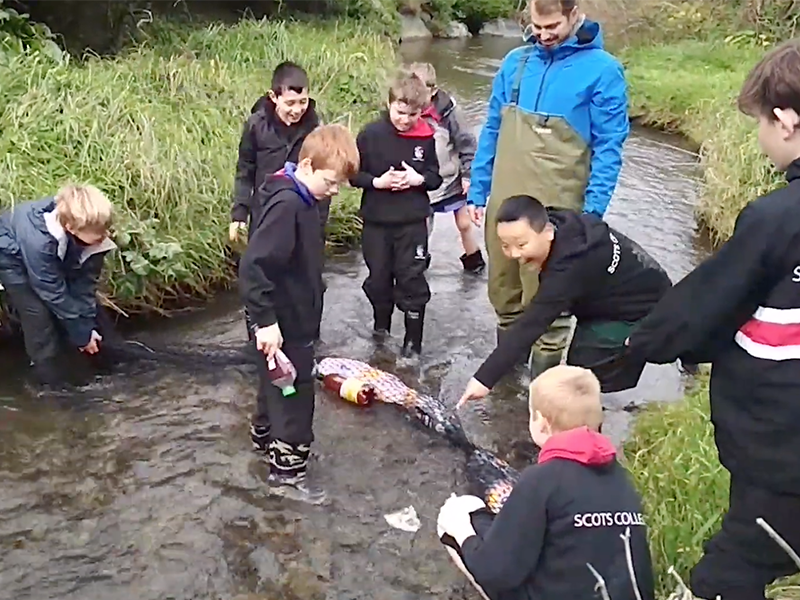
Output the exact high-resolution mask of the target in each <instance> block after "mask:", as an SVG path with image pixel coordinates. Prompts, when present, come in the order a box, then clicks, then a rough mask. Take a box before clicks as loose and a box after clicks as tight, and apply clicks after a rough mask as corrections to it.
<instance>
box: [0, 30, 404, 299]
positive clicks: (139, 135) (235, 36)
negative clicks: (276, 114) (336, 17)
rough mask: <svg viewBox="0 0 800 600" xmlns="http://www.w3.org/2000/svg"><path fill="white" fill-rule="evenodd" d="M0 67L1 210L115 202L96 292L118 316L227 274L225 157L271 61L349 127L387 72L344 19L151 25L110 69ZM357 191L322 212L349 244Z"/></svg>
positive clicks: (11, 61) (195, 291) (387, 54)
mask: <svg viewBox="0 0 800 600" xmlns="http://www.w3.org/2000/svg"><path fill="white" fill-rule="evenodd" d="M4 58H7V60H3V61H0V105H2V106H3V107H4V108H5V107H9V108H7V109H6V110H5V111H2V110H0V115H2V116H0V131H2V132H3V135H2V136H0V154H2V155H3V156H5V160H4V164H3V167H2V168H0V204H2V205H3V206H8V205H10V204H11V203H12V202H13V201H15V200H18V199H30V198H40V197H45V196H47V195H51V194H53V193H54V192H55V191H56V190H57V189H58V187H59V186H60V185H61V184H62V183H63V182H64V181H66V180H68V179H75V180H80V181H85V182H90V183H93V184H95V185H97V186H99V187H100V188H101V189H103V190H104V191H105V192H106V193H107V194H108V195H109V196H110V197H111V198H112V199H113V200H114V202H115V205H116V208H117V212H118V219H117V223H116V225H115V239H116V241H117V243H118V244H119V246H120V249H119V251H118V252H115V253H114V254H113V256H112V257H110V258H109V259H108V260H107V262H106V272H107V274H108V276H107V278H106V281H105V282H104V291H105V292H106V293H107V295H108V296H109V297H110V298H111V299H112V300H113V301H114V302H115V303H116V304H117V305H119V306H120V307H121V308H122V309H124V310H125V311H127V312H129V313H137V312H150V311H165V310H169V309H170V308H171V307H176V306H182V305H183V306H185V305H186V304H187V303H188V302H189V301H191V300H194V299H198V298H203V297H206V296H208V295H209V294H211V293H212V292H213V291H214V290H215V289H218V288H219V287H220V286H223V285H225V284H227V283H228V282H229V281H231V279H232V276H233V275H234V272H233V267H232V263H231V261H230V260H229V258H230V255H231V252H230V249H229V248H228V247H227V226H228V222H229V214H230V198H231V193H232V190H233V178H234V173H235V168H236V152H237V147H238V144H239V139H240V136H241V132H242V125H243V123H244V121H245V119H246V118H247V116H248V115H249V114H250V107H251V106H252V105H253V104H254V102H255V101H256V100H257V99H258V97H259V96H260V95H261V94H263V93H264V92H265V91H266V89H267V87H268V85H269V80H270V76H271V70H272V68H273V67H274V65H275V64H277V63H278V62H279V61H280V60H286V59H291V60H295V61H298V62H300V63H301V64H303V65H305V67H306V68H307V70H308V72H309V76H310V79H311V81H312V94H313V96H314V97H315V98H316V100H317V102H318V109H319V111H320V112H321V114H322V116H323V118H324V120H325V122H335V121H339V122H343V123H346V124H347V125H348V126H349V127H350V128H351V129H353V130H354V131H357V130H358V128H359V127H360V126H361V124H362V123H363V122H364V121H366V120H367V119H369V118H372V116H374V113H375V110H376V109H377V107H378V106H379V104H380V102H381V100H382V98H383V95H384V92H385V90H384V82H385V80H386V77H387V75H388V69H390V68H391V66H392V65H393V64H394V62H395V57H394V51H393V48H392V46H391V45H390V43H389V42H388V40H387V39H386V38H385V37H383V36H382V35H380V34H379V33H375V32H374V31H373V30H372V29H369V28H368V27H366V26H364V25H361V24H357V23H355V22H351V21H337V22H310V23H309V22H306V23H284V22H280V21H266V20H261V21H255V20H242V21H240V22H238V23H237V24H235V25H232V26H226V25H221V24H214V25H209V26H208V27H205V28H202V27H200V28H198V27H195V28H187V27H178V26H174V25H170V24H167V23H159V22H155V23H152V24H150V25H148V26H147V29H146V30H145V31H144V41H143V42H142V43H141V44H140V45H138V46H137V47H135V48H132V49H129V50H127V51H125V52H123V53H121V54H120V55H119V56H117V57H115V58H111V59H105V58H104V59H100V58H91V59H88V60H86V61H85V62H83V63H77V62H75V61H70V60H62V61H60V62H58V61H56V60H54V59H53V58H50V57H48V56H47V55H44V54H34V53H20V54H16V55H13V54H6V55H4ZM357 206H358V199H357V194H356V192H355V190H345V191H344V192H343V193H342V195H341V196H340V197H339V199H337V200H336V201H335V202H334V204H333V206H332V210H331V217H330V226H329V239H330V241H331V243H332V244H334V245H337V244H342V245H346V244H349V243H351V242H353V241H354V239H356V236H357V235H358V229H359V222H358V219H357V217H356V210H357Z"/></svg>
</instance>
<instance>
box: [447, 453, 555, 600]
mask: <svg viewBox="0 0 800 600" xmlns="http://www.w3.org/2000/svg"><path fill="white" fill-rule="evenodd" d="M540 475H541V469H539V468H537V467H531V468H528V469H527V470H526V471H525V472H524V473H523V474H522V476H521V477H520V479H519V481H518V482H517V484H516V485H515V486H514V489H513V490H511V494H509V496H508V500H506V503H505V504H504V505H503V508H502V509H501V510H500V512H499V513H497V516H496V517H495V519H494V521H493V522H492V525H491V527H490V528H489V531H487V532H486V535H485V536H484V537H483V538H481V537H479V536H477V535H473V536H470V537H468V538H467V539H466V540H464V543H463V544H461V554H462V556H463V557H464V565H465V566H466V567H467V570H468V571H469V572H470V573H471V574H472V576H473V577H474V578H475V581H476V582H477V583H478V585H480V586H481V587H482V588H483V589H484V590H485V591H487V592H488V593H489V594H490V595H492V596H493V597H494V596H496V595H499V594H500V593H502V592H504V591H507V590H512V589H515V588H518V587H519V586H521V585H522V584H523V583H524V582H525V581H526V580H527V579H529V578H530V577H531V576H533V575H534V571H535V569H536V565H537V563H538V562H539V555H540V554H541V551H542V546H543V545H544V536H545V531H546V529H547V490H548V489H549V486H545V485H542V483H543V482H542V477H541V476H540Z"/></svg>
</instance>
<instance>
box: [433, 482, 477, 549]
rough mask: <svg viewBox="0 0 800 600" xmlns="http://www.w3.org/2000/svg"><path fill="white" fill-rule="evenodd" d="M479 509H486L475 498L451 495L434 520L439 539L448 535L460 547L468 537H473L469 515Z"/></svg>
mask: <svg viewBox="0 0 800 600" xmlns="http://www.w3.org/2000/svg"><path fill="white" fill-rule="evenodd" d="M481 508H486V504H485V503H484V501H483V500H481V499H480V498H478V497H477V496H469V495H465V496H456V495H455V494H452V495H451V496H450V497H449V498H448V499H447V500H446V501H445V503H444V504H443V505H442V508H440V509H439V517H438V518H437V520H436V532H437V534H438V535H439V537H440V538H441V537H442V536H443V535H444V534H445V533H448V534H450V535H451V536H453V537H454V538H455V540H456V542H458V544H459V545H461V542H463V541H464V540H465V539H467V538H468V537H469V536H471V535H475V530H474V529H473V527H472V521H471V520H470V513H473V512H475V511H476V510H480V509H481Z"/></svg>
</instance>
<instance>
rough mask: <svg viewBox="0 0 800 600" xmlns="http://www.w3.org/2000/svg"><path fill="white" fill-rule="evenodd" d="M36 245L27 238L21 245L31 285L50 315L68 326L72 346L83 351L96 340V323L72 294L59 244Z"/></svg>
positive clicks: (65, 326)
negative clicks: (62, 264)
mask: <svg viewBox="0 0 800 600" xmlns="http://www.w3.org/2000/svg"><path fill="white" fill-rule="evenodd" d="M35 242H36V240H35V239H34V240H33V241H32V240H30V239H27V238H25V237H22V238H21V240H20V242H19V247H20V251H21V252H22V258H23V260H24V262H25V267H26V268H27V271H28V282H29V283H30V286H31V288H32V289H33V291H34V292H36V295H37V296H39V298H41V300H42V302H44V304H45V305H46V306H47V308H48V309H50V312H52V313H53V314H54V315H55V316H56V318H58V320H59V321H60V322H61V323H62V325H64V329H65V330H66V332H67V335H68V336H69V339H70V342H71V343H72V344H73V345H74V346H76V347H77V348H83V347H85V346H86V345H87V344H88V343H89V342H90V341H91V339H92V330H93V329H94V328H95V322H94V319H93V318H87V317H86V316H84V315H83V311H82V310H81V308H82V307H81V303H80V302H79V301H78V300H77V299H76V298H75V297H73V296H72V295H71V294H70V290H69V288H68V287H67V281H66V279H65V278H64V274H63V271H62V268H61V259H60V258H59V257H58V254H57V249H56V248H55V241H53V242H52V243H47V244H44V245H38V244H36V243H35Z"/></svg>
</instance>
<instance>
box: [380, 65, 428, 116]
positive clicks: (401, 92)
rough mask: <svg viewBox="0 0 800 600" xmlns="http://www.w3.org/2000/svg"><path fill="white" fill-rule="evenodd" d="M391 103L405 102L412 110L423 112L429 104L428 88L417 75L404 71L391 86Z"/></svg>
mask: <svg viewBox="0 0 800 600" xmlns="http://www.w3.org/2000/svg"><path fill="white" fill-rule="evenodd" d="M389 102H403V103H404V104H408V106H409V107H410V108H412V109H416V110H422V109H423V108H425V105H426V104H428V87H427V86H426V85H425V82H424V81H422V79H420V78H419V76H418V75H416V74H415V73H409V72H408V71H407V70H402V71H401V72H400V73H398V74H397V75H396V76H395V78H394V79H393V80H392V83H391V85H390V86H389Z"/></svg>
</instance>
